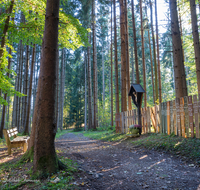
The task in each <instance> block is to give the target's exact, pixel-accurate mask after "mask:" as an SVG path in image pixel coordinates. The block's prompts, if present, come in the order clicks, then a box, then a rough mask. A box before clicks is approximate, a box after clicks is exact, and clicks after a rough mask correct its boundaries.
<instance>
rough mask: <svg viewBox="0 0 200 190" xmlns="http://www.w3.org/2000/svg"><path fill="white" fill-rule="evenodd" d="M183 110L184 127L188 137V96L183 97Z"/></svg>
mask: <svg viewBox="0 0 200 190" xmlns="http://www.w3.org/2000/svg"><path fill="white" fill-rule="evenodd" d="M184 112H185V128H186V136H187V137H189V115H188V97H187V96H185V97H184Z"/></svg>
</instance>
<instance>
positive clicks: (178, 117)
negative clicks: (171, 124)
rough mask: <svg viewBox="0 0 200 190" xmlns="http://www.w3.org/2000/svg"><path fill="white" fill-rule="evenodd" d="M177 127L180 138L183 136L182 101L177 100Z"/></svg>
mask: <svg viewBox="0 0 200 190" xmlns="http://www.w3.org/2000/svg"><path fill="white" fill-rule="evenodd" d="M176 123H177V124H176V126H177V129H178V136H181V117H180V99H179V98H176Z"/></svg>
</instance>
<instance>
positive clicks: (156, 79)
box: [149, 0, 158, 104]
mask: <svg viewBox="0 0 200 190" xmlns="http://www.w3.org/2000/svg"><path fill="white" fill-rule="evenodd" d="M149 4H150V12H151V34H152V41H153V60H154V71H155V102H156V104H158V102H157V101H158V72H157V60H156V43H155V36H154V29H153V11H152V2H151V0H149Z"/></svg>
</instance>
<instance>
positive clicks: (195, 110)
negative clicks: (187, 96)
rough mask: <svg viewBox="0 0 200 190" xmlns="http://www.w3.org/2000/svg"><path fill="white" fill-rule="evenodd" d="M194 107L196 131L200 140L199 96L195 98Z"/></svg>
mask: <svg viewBox="0 0 200 190" xmlns="http://www.w3.org/2000/svg"><path fill="white" fill-rule="evenodd" d="M193 106H194V120H195V129H196V138H199V113H198V109H199V108H198V102H197V95H194V96H193Z"/></svg>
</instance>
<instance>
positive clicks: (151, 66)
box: [145, 7, 155, 104]
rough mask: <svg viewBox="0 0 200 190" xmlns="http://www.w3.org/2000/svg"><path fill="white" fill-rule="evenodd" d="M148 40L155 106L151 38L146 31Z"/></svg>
mask: <svg viewBox="0 0 200 190" xmlns="http://www.w3.org/2000/svg"><path fill="white" fill-rule="evenodd" d="M145 11H146V17H147V8H146V7H145ZM148 39H149V52H150V61H151V82H152V88H153V103H154V104H155V89H154V74H153V60H152V51H151V38H150V32H149V30H148Z"/></svg>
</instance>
